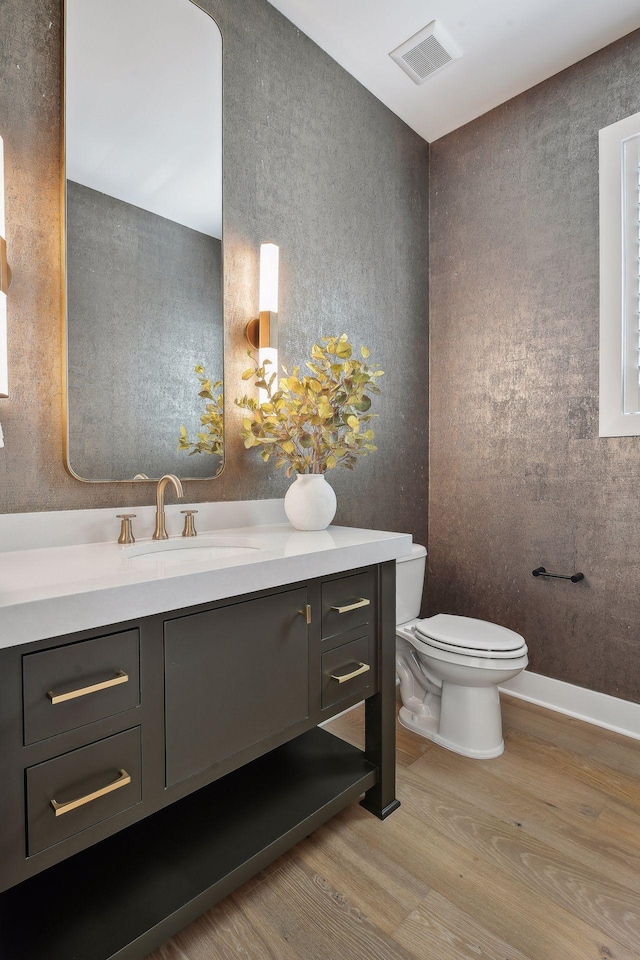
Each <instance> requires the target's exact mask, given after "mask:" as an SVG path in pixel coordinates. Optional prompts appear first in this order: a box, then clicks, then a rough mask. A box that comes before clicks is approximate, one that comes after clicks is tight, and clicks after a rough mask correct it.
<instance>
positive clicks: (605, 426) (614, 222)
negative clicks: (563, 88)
mask: <svg viewBox="0 0 640 960" xmlns="http://www.w3.org/2000/svg"><path fill="white" fill-rule="evenodd" d="M635 138H640V113H636V114H634V115H633V116H632V117H626V118H625V119H624V120H619V121H618V122H617V123H612V124H611V126H609V127H605V128H604V129H603V130H601V131H600V436H601V437H630V436H640V410H638V411H637V412H636V411H635V410H633V411H632V412H627V409H626V407H627V400H626V398H625V376H627V377H628V376H629V368H630V349H631V346H630V335H629V334H628V332H627V331H628V327H627V324H628V323H629V317H630V313H631V312H632V307H631V305H630V298H631V297H632V295H633V290H632V288H631V286H630V284H631V283H635V284H636V285H637V282H638V273H637V272H636V274H635V277H634V276H631V277H629V265H630V263H631V262H632V261H634V262H636V267H635V269H636V271H637V268H638V264H637V257H638V253H639V250H638V238H637V225H636V237H635V239H634V238H633V236H632V231H631V230H630V224H629V221H628V215H627V214H628V210H629V202H628V199H627V198H628V192H627V190H628V186H627V185H626V184H625V179H626V178H628V177H629V170H628V165H627V164H626V163H625V156H628V154H629V148H630V144H631V143H632V141H634V139H635ZM638 156H640V140H639V141H638ZM636 179H637V167H636ZM629 183H630V181H629ZM636 216H637V214H636ZM634 245H635V249H633V247H634ZM635 307H636V311H635V312H636V313H637V307H638V304H637V293H636V303H635ZM637 321H638V318H637V317H636V324H637ZM634 336H635V334H634ZM635 349H636V350H637V346H636V348H635ZM635 363H636V366H637V354H636V360H635ZM636 375H637V370H636ZM636 391H637V384H636ZM626 393H627V397H632V394H633V389H632V388H631V387H629V388H628V389H627V391H626ZM636 395H637V394H636ZM635 406H638V404H637V403H636V404H635Z"/></svg>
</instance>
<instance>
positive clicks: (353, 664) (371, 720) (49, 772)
mask: <svg viewBox="0 0 640 960" xmlns="http://www.w3.org/2000/svg"><path fill="white" fill-rule="evenodd" d="M394 651H395V561H388V562H385V563H381V564H377V565H374V566H371V567H366V568H363V569H359V570H353V571H346V572H344V573H337V574H334V575H331V576H326V577H322V578H319V579H316V580H309V581H306V582H303V583H295V584H291V585H290V586H285V587H279V588H274V589H271V590H264V591H260V592H256V593H253V594H247V595H245V596H242V597H236V598H232V599H229V600H218V601H214V602H211V603H208V604H201V605H200V606H198V607H192V608H188V609H183V610H176V611H173V612H169V613H165V614H157V615H155V616H151V617H146V618H143V619H140V620H139V621H136V622H127V623H120V624H114V625H113V626H112V627H110V628H108V629H105V628H99V629H95V630H91V631H84V632H83V633H80V634H74V635H72V636H67V637H56V638H53V639H51V640H42V641H38V642H36V643H31V644H27V645H25V646H23V647H20V646H15V647H8V648H6V649H2V650H0V759H1V761H2V769H3V777H2V782H1V783H0V957H1V958H2V960H5V958H6V960H14V958H15V960H69V958H71V957H77V958H79V960H141V958H143V957H144V956H146V954H147V953H149V952H150V951H151V950H153V949H154V948H155V947H156V946H158V945H159V944H160V943H162V942H163V941H164V940H166V939H167V938H168V937H170V936H171V935H172V934H173V933H175V932H176V931H177V930H179V929H180V928H181V927H182V926H184V925H185V924H187V923H189V922H190V921H191V920H193V919H195V917H197V916H198V915H199V914H201V913H203V912H204V911H205V910H206V909H207V908H208V907H210V906H211V905H212V904H214V903H215V902H217V901H218V900H220V899H221V898H222V897H224V896H226V895H227V894H228V893H230V892H231V891H232V890H233V889H235V888H236V887H237V886H239V885H240V884H242V883H243V882H244V881H245V880H247V879H248V878H249V877H251V876H252V875H253V874H254V873H256V872H257V871H259V870H261V869H263V868H264V867H265V866H267V865H268V864H269V863H270V862H271V861H272V860H274V859H275V858H277V857H278V856H280V855H281V854H282V853H284V852H285V851H286V850H287V849H289V848H290V847H291V846H292V845H294V844H295V843H297V842H298V841H300V840H301V839H303V838H304V837H306V836H308V834H309V833H311V832H312V831H313V830H314V829H316V828H317V827H318V826H320V825H321V824H322V823H324V822H325V821H326V820H328V819H329V818H331V817H332V816H333V815H334V814H335V813H337V812H338V811H339V810H340V809H342V808H343V807H344V806H346V805H347V804H349V803H352V802H354V801H355V800H357V799H358V798H359V797H362V796H363V794H364V799H363V800H362V803H363V805H364V806H365V807H366V808H367V809H368V810H370V811H371V812H372V813H374V814H375V815H376V816H377V817H379V818H380V819H384V817H386V816H387V815H388V814H389V813H391V812H392V811H393V810H395V809H396V807H397V806H398V802H397V800H396V799H395V669H394V662H395V656H394ZM360 700H364V701H365V705H366V706H365V718H366V746H365V749H364V751H362V750H358V749H356V748H355V747H353V746H351V745H350V744H348V743H346V742H344V741H342V740H340V739H338V738H336V737H334V736H333V735H331V734H330V733H328V732H326V731H325V730H323V729H321V728H320V727H319V726H318V725H319V724H321V723H322V722H323V721H325V720H327V719H329V718H330V717H332V716H334V715H335V714H337V713H339V712H340V711H342V710H344V709H347V708H348V707H349V706H352V705H354V704H355V703H357V702H358V701H360ZM34 910H36V911H37V919H38V922H37V923H35V924H34V923H33V922H32V921H33V916H34Z"/></svg>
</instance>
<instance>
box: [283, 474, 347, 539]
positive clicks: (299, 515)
mask: <svg viewBox="0 0 640 960" xmlns="http://www.w3.org/2000/svg"><path fill="white" fill-rule="evenodd" d="M337 508H338V502H337V500H336V495H335V492H334V490H333V487H331V486H330V485H329V484H328V483H327V481H326V480H325V478H324V474H322V473H299V474H298V475H297V477H296V479H295V480H294V482H293V483H292V484H291V486H290V487H289V489H288V490H287V493H286V495H285V498H284V512H285V513H286V515H287V517H288V518H289V522H290V523H291V524H292V525H293V526H294V527H295V528H296V530H326V528H327V527H328V526H329V524H330V523H331V521H332V520H333V518H334V517H335V515H336V510H337Z"/></svg>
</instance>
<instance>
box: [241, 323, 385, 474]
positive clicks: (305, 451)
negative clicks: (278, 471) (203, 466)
mask: <svg viewBox="0 0 640 960" xmlns="http://www.w3.org/2000/svg"><path fill="white" fill-rule="evenodd" d="M248 354H249V356H250V357H251V360H252V361H253V367H249V369H248V370H245V372H244V373H243V375H242V379H243V380H253V381H254V382H255V386H256V387H258V388H259V389H261V390H264V391H265V392H266V395H267V400H266V402H264V403H260V402H259V401H258V400H257V399H256V398H255V397H248V396H243V397H241V398H240V399H238V400H236V404H237V405H238V406H239V407H241V408H242V409H244V410H246V411H247V413H248V416H246V417H245V418H244V421H243V428H242V430H241V431H240V436H241V437H242V439H243V440H244V445H245V447H246V448H247V449H250V448H252V447H258V448H260V447H261V448H262V450H261V452H260V455H261V457H262V459H263V460H264V461H265V463H266V462H268V461H269V459H270V458H271V457H272V456H273V457H275V464H276V467H277V468H280V467H286V474H287V476H288V477H290V476H291V475H292V473H293V472H294V471H295V472H297V473H315V474H317V473H325V471H327V470H333V469H335V468H336V467H339V466H343V467H347V469H349V470H353V468H354V466H355V464H356V463H357V461H358V458H359V457H363V456H366V455H367V454H368V453H372V452H373V451H375V450H376V449H377V448H376V446H375V445H374V444H373V442H372V441H373V439H374V432H373V430H372V429H371V428H370V426H369V424H370V422H371V420H373V419H374V417H375V416H376V414H372V413H370V412H369V411H370V407H371V395H372V394H379V393H380V388H379V387H378V385H377V382H378V378H379V377H381V376H383V371H382V370H380V369H379V366H378V364H368V363H367V360H368V358H369V350H368V349H367V348H366V347H361V348H360V354H361V357H362V359H354V357H353V348H352V346H351V344H350V343H349V338H348V337H347V334H346V333H343V334H342V336H339V337H323V338H322V340H321V342H320V344H318V343H314V344H313V346H312V348H311V360H310V361H308V362H307V363H306V367H307V369H308V370H309V373H308V374H301V373H300V368H299V367H297V366H296V367H294V368H293V370H292V372H291V374H289V373H288V371H287V370H286V369H285V367H282V372H283V374H284V376H283V377H281V378H280V380H279V382H278V376H277V371H273V372H272V371H269V370H268V366H269V365H270V361H265V363H264V364H263V365H262V366H260V365H259V363H258V361H257V360H256V359H255V357H254V356H253V354H252V353H251V351H248Z"/></svg>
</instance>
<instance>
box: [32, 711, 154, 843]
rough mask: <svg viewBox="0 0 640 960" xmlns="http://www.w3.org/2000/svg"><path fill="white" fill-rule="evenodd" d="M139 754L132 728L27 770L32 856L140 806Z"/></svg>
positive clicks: (135, 730)
mask: <svg viewBox="0 0 640 960" xmlns="http://www.w3.org/2000/svg"><path fill="white" fill-rule="evenodd" d="M140 750H141V747H140V727H134V728H133V729H132V730H125V732H124V733H118V734H116V735H115V736H113V737H107V738H106V739H105V740H98V741H97V743H92V744H90V745H89V746H88V747H81V748H80V749H79V750H73V751H72V752H71V753H66V754H64V755H63V756H61V757H56V758H55V760H46V761H45V762H44V763H39V764H37V765H36V766H34V767H29V769H28V770H27V771H26V778H27V838H28V850H29V856H30V857H31V856H33V855H34V854H36V853H40V851H41V850H46V848H47V847H50V846H52V845H53V844H54V843H60V841H62V840H66V839H67V838H68V837H72V836H74V835H75V834H76V833H80V832H81V831H82V830H86V829H88V828H89V827H92V826H93V825H94V824H96V823H100V822H101V821H102V820H106V819H108V818H109V817H113V816H115V814H117V813H121V812H122V811H123V810H126V809H127V808H128V807H132V806H134V804H136V803H140V800H141V799H142V787H141V776H140V768H141V758H140ZM54 805H55V806H54ZM56 807H57V809H56Z"/></svg>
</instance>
